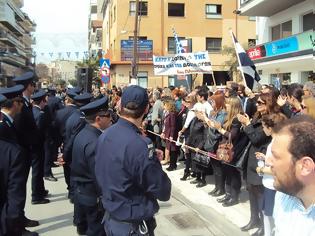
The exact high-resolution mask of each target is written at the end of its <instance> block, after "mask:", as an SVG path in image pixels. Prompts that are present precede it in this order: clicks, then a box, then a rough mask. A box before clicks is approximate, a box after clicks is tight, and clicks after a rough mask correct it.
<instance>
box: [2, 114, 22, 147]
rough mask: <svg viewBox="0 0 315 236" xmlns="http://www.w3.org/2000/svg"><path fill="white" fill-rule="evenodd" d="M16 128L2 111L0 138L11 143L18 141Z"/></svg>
mask: <svg viewBox="0 0 315 236" xmlns="http://www.w3.org/2000/svg"><path fill="white" fill-rule="evenodd" d="M16 132H17V131H16V129H15V127H14V124H13V123H12V122H11V120H10V119H9V118H8V117H7V115H6V114H4V113H2V121H1V122H0V139H2V140H6V141H8V142H11V143H15V144H16V143H18V137H17V133H16Z"/></svg>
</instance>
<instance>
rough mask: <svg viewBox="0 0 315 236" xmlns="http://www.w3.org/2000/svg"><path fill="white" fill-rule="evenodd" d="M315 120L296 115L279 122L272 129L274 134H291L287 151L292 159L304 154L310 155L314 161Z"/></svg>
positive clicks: (299, 157) (297, 158)
mask: <svg viewBox="0 0 315 236" xmlns="http://www.w3.org/2000/svg"><path fill="white" fill-rule="evenodd" d="M314 130H315V120H314V119H312V118H310V117H309V116H304V115H301V116H296V117H293V118H291V119H288V120H285V121H284V122H280V123H279V125H277V126H276V127H275V129H274V132H275V133H276V134H279V133H285V132H288V133H289V134H290V135H291V142H290V146H289V152H290V153H291V154H292V157H293V160H294V161H297V160H299V159H301V158H302V157H304V156H308V157H311V158H312V159H313V161H314V162H315V152H314V150H315V132H314Z"/></svg>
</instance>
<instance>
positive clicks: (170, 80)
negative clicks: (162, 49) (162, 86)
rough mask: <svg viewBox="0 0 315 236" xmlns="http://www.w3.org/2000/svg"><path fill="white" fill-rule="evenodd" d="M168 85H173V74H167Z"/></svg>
mask: <svg viewBox="0 0 315 236" xmlns="http://www.w3.org/2000/svg"><path fill="white" fill-rule="evenodd" d="M168 86H175V76H174V75H171V76H168Z"/></svg>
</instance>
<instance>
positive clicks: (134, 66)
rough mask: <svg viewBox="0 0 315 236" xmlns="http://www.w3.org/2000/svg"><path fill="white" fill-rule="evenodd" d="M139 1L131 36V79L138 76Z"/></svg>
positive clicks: (137, 0) (137, 1)
mask: <svg viewBox="0 0 315 236" xmlns="http://www.w3.org/2000/svg"><path fill="white" fill-rule="evenodd" d="M138 18H139V0H136V13H135V29H134V32H133V33H134V34H133V58H132V63H131V73H132V78H133V79H137V75H138V24H139V20H138Z"/></svg>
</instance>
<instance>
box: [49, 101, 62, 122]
mask: <svg viewBox="0 0 315 236" xmlns="http://www.w3.org/2000/svg"><path fill="white" fill-rule="evenodd" d="M47 106H48V109H49V112H50V114H51V117H52V118H53V119H54V118H55V116H56V113H57V111H58V110H60V109H62V108H63V104H62V102H61V99H60V98H58V97H56V96H48V101H47Z"/></svg>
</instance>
